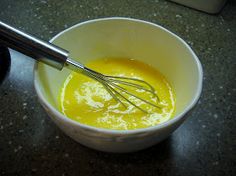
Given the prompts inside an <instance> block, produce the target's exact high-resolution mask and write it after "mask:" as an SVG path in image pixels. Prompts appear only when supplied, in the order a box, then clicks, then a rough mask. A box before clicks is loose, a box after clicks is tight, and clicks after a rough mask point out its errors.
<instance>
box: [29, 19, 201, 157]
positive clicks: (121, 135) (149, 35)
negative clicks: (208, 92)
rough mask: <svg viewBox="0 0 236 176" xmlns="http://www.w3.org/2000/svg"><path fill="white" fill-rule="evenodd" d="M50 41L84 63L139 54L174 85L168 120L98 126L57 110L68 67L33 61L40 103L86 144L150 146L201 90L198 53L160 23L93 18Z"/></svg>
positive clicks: (117, 148)
mask: <svg viewBox="0 0 236 176" xmlns="http://www.w3.org/2000/svg"><path fill="white" fill-rule="evenodd" d="M51 41H52V42H53V43H54V44H56V45H58V46H60V47H62V48H64V49H67V50H68V51H70V55H71V57H72V58H74V59H78V61H80V62H82V63H86V62H88V61H90V60H93V59H97V58H104V57H111V58H112V57H113V58H114V57H121V58H133V59H137V60H141V61H142V62H145V63H147V64H150V65H152V66H153V67H155V68H156V69H158V70H159V71H160V72H161V73H162V74H163V75H165V77H166V78H167V80H168V81H169V82H170V83H171V85H172V86H173V88H174V90H175V93H176V114H175V116H174V117H173V118H172V119H171V120H169V121H167V122H165V123H162V124H160V125H157V126H154V127H149V128H144V129H137V130H108V129H101V128H96V127H92V126H88V125H84V124H81V123H78V122H76V121H73V120H71V119H69V118H67V117H65V116H64V115H63V114H62V113H60V112H59V111H58V104H57V97H58V92H59V89H60V87H61V85H62V83H63V81H64V80H65V78H66V77H67V76H68V74H69V73H70V71H69V70H67V69H64V70H63V71H57V70H55V69H53V68H51V67H49V66H47V65H44V64H42V63H37V64H36V66H35V70H34V85H35V89H36V92H37V95H38V97H39V100H40V102H41V104H42V106H43V107H44V108H45V110H46V111H47V113H48V114H49V116H50V117H51V118H52V120H53V121H54V122H55V123H56V124H57V126H58V127H59V128H60V129H61V130H62V131H64V132H65V133H66V134H67V135H68V136H70V137H71V138H73V139H74V140H76V141H78V142H79V143H81V144H83V145H85V146H88V147H90V148H93V149H97V150H101V151H107V152H119V153H122V152H133V151H137V150H141V149H144V148H147V147H150V146H152V145H154V144H156V143H158V142H160V141H162V140H163V139H165V138H166V137H168V136H169V135H170V134H171V133H172V132H173V131H174V130H175V129H176V128H177V127H179V125H180V124H182V123H183V121H184V120H185V119H186V118H187V116H186V113H187V112H189V111H190V110H191V109H192V108H193V107H194V105H195V104H196V102H197V100H198V99H199V96H200V94H201V90H202V78H203V73H202V67H201V64H200V62H199V60H198V58H197V56H196V55H195V54H194V52H193V51H192V50H191V48H190V47H189V46H188V45H187V44H186V43H185V42H184V41H183V40H182V39H181V38H179V37H178V36H177V35H175V34H173V33H171V32H170V31H168V30H166V29H165V28H163V27H161V26H159V25H156V24H153V23H150V22H146V21H142V20H136V19H130V18H118V17H114V18H104V19H95V20H91V21H86V22H83V23H80V24H77V25H75V26H72V27H70V28H69V29H67V30H65V31H63V32H61V33H59V34H58V35H57V36H55V37H54V38H53V39H52V40H51ZM88 118H89V116H88Z"/></svg>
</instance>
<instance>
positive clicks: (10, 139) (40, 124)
mask: <svg viewBox="0 0 236 176" xmlns="http://www.w3.org/2000/svg"><path fill="white" fill-rule="evenodd" d="M110 16H123V17H132V18H138V19H143V20H147V21H151V22H154V23H157V24H160V25H162V26H164V27H166V28H167V29H169V30H171V31H172V32H174V33H176V34H178V35H179V36H180V37H182V38H183V39H184V40H186V41H187V43H188V44H189V45H190V46H191V47H192V48H193V50H194V51H195V52H196V54H197V56H198V57H199V59H200V60H201V62H202V65H203V69H204V86H203V92H202V96H201V98H200V101H199V102H198V104H197V106H196V108H195V109H194V111H193V113H192V114H191V117H189V119H188V120H186V121H185V123H184V124H183V125H182V126H181V127H180V128H178V130H176V131H175V132H174V133H173V134H172V135H171V136H170V137H169V138H168V139H166V140H165V141H163V142H162V143H160V144H158V145H155V146H153V147H151V148H149V149H146V150H143V151H139V152H136V153H130V154H109V153H103V152H98V151H95V150H92V149H89V148H87V147H84V146H82V145H80V144H78V143H76V142H75V141H73V140H72V139H70V138H69V137H67V136H66V135H65V134H64V133H62V131H60V130H59V129H58V128H57V127H56V126H55V125H54V123H53V122H52V121H51V120H50V119H49V117H48V116H47V114H46V113H45V111H44V110H43V108H42V107H41V106H40V104H39V102H38V99H37V96H36V94H35V91H34V88H33V65H34V61H33V60H31V59H30V58H28V57H26V56H23V55H21V54H19V53H17V52H14V51H11V57H12V66H11V71H10V74H9V76H8V78H7V79H6V80H5V81H4V83H3V84H2V85H1V86H0V175H1V176H4V175H24V176H28V175H40V176H46V175H50V176H54V175H57V176H58V175H61V176H67V175H86V176H90V175H91V176H92V175H93V176H96V175H98V176H100V175H101V176H106V175H107V176H112V175H114V176H116V175H122V176H141V175H145V176H156V175H159V176H162V175H163V176H164V175H179V176H185V175H186V176H188V175H191V176H199V175H214V176H217V175H222V176H223V175H227V176H234V175H236V119H235V117H236V116H235V114H236V98H235V97H236V83H235V82H236V69H235V68H236V67H235V66H236V3H235V2H233V1H230V2H229V3H228V4H227V5H226V6H225V8H224V9H223V11H222V12H221V13H220V14H218V15H209V14H205V13H202V12H199V11H195V10H192V9H190V8H186V7H183V6H180V5H177V4H174V3H171V2H168V1H161V0H150V1H138V0H134V1H133V0H119V1H118V0H113V1H105V0H98V1H93V0H81V1H76V0H64V1H56V0H48V1H47V0H24V1H14V0H1V1H0V20H2V21H4V22H7V23H9V24H11V25H13V26H15V27H17V28H20V29H22V30H23V31H26V32H28V33H31V34H33V35H35V36H37V37H39V38H42V39H45V40H49V39H50V38H52V37H53V36H54V35H56V34H57V33H58V32H60V31H62V30H64V29H66V28H68V27H70V26H72V25H74V24H76V23H79V22H82V21H86V20H89V19H94V18H100V17H110Z"/></svg>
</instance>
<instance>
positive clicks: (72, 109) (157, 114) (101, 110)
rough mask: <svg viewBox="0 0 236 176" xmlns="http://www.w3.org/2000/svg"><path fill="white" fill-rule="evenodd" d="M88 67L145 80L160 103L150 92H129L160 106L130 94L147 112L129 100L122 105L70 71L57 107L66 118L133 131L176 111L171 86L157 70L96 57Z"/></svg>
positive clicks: (138, 64)
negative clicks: (157, 106)
mask: <svg viewBox="0 0 236 176" xmlns="http://www.w3.org/2000/svg"><path fill="white" fill-rule="evenodd" d="M87 67H89V68H91V69H94V70H96V71H98V72H101V73H103V74H106V75H112V76H125V77H132V78H138V79H142V80H145V81H146V82H148V83H149V84H151V85H152V86H153V87H154V88H155V89H156V93H157V95H158V97H159V98H160V102H159V103H158V101H157V99H156V98H154V97H153V96H151V95H150V94H149V93H145V92H142V91H140V90H138V89H132V90H131V89H129V91H132V92H134V93H135V94H136V95H138V96H140V97H142V98H144V99H146V100H149V101H151V102H153V103H156V104H159V105H161V106H162V108H155V107H152V106H150V105H147V104H146V103H144V102H142V101H140V100H138V99H136V98H134V97H130V96H129V99H130V100H131V101H133V102H135V104H137V105H139V106H140V107H142V108H143V109H145V110H146V111H148V112H149V113H144V112H142V111H140V110H139V109H137V108H135V107H134V106H132V105H130V104H128V103H126V106H127V108H124V106H122V105H121V103H118V102H117V101H115V100H114V99H113V98H112V96H111V95H110V94H109V93H108V92H107V91H106V89H105V88H104V87H103V86H102V85H101V84H100V83H98V82H96V81H95V80H93V79H91V78H89V77H86V76H84V75H82V74H78V73H71V74H70V75H69V76H68V77H67V79H66V80H65V82H64V84H63V86H62V89H61V91H60V94H59V109H60V111H61V112H62V113H63V114H64V115H66V116H67V117H68V118H71V119H73V120H75V121H78V122H80V123H82V124H86V125H90V126H94V127H99V128H106V129H115V130H133V129H139V128H146V127H150V126H155V125H157V124H160V123H163V122H165V121H167V120H169V119H170V118H171V117H172V116H173V113H174V110H175V95H174V92H173V89H172V88H171V86H170V84H169V83H168V82H167V80H166V79H165V78H164V76H163V75H161V73H160V72H158V71H157V70H156V69H154V68H152V67H150V66H148V65H146V64H144V63H142V62H139V61H135V60H130V59H98V60H95V61H92V62H90V63H88V64H87ZM126 88H127V87H126ZM125 96H126V95H125ZM126 97H127V96H126Z"/></svg>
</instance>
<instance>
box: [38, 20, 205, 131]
mask: <svg viewBox="0 0 236 176" xmlns="http://www.w3.org/2000/svg"><path fill="white" fill-rule="evenodd" d="M111 20H124V21H131V22H138V23H144V24H147V25H151V26H154V27H157V28H159V29H161V30H163V31H165V32H167V33H168V34H169V35H172V36H173V37H175V38H176V39H177V40H179V41H180V42H181V43H182V44H183V45H184V46H185V47H186V48H187V49H188V50H189V51H190V53H191V55H192V56H193V57H192V58H193V59H194V61H195V63H196V65H197V69H198V77H199V80H198V86H197V90H196V92H195V94H194V97H193V98H192V100H191V102H190V103H189V104H188V105H187V107H186V108H185V109H184V110H183V111H182V112H181V113H179V114H178V115H177V116H174V117H172V118H171V119H170V120H168V121H166V122H163V123H161V124H158V125H156V126H151V127H147V128H140V129H133V130H113V129H105V128H97V127H94V126H89V125H86V124H82V123H79V122H77V121H74V120H72V119H70V118H68V117H66V116H65V115H63V114H62V113H61V112H59V111H58V110H57V109H56V108H54V107H53V106H52V105H51V104H50V103H49V102H48V101H47V100H46V98H45V97H44V96H43V93H42V92H41V91H40V88H39V84H38V82H39V79H38V78H39V73H38V62H35V65H34V88H35V90H36V93H37V95H38V98H39V100H40V102H41V103H43V104H44V105H45V106H46V107H47V109H48V110H50V111H51V112H52V114H54V115H55V116H56V117H57V118H59V119H61V120H63V121H65V122H66V123H69V124H70V125H74V126H76V127H79V128H83V129H86V130H91V131H94V132H98V133H105V134H110V135H123V134H134V133H143V132H152V131H157V130H160V129H163V128H166V127H168V126H172V125H174V124H175V123H176V122H178V121H180V120H181V119H182V118H183V117H184V115H186V113H187V112H189V111H190V110H191V109H193V107H194V106H195V105H196V103H197V101H198V100H199V98H200V95H201V92H202V82H203V69H202V65H201V63H200V61H199V59H198V57H197V56H196V54H195V53H194V51H193V50H192V49H191V47H190V46H189V45H188V44H187V43H186V42H185V41H184V40H183V39H182V38H180V37H179V36H177V35H176V34H174V33H173V32H171V31H169V30H168V29H165V28H164V27H162V26H160V25H158V24H155V23H152V22H148V21H144V20H140V19H134V18H129V17H106V18H97V19H92V20H88V21H84V22H81V23H78V24H75V25H73V26H71V27H69V28H67V29H65V30H63V31H61V32H60V33H58V34H57V35H55V36H54V37H53V38H52V39H51V40H50V42H53V41H54V40H55V39H56V38H58V37H59V36H61V35H63V34H64V33H66V32H68V31H70V30H72V29H74V28H77V27H79V26H82V25H85V24H89V23H94V22H100V21H111Z"/></svg>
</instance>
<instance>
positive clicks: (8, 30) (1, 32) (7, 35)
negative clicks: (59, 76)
mask: <svg viewBox="0 0 236 176" xmlns="http://www.w3.org/2000/svg"><path fill="white" fill-rule="evenodd" d="M0 43H2V44H3V45H6V46H7V47H9V48H12V49H14V50H17V51H19V52H21V53H23V54H25V55H28V56H30V57H32V58H34V59H36V60H38V61H41V62H44V63H46V64H48V65H50V66H52V67H54V68H57V69H59V70H61V69H62V68H63V67H64V65H65V63H66V61H67V58H68V55H69V52H68V51H66V50H64V49H62V48H60V47H58V46H55V45H53V44H51V43H49V42H45V41H43V40H40V39H38V38H36V37H33V36H31V35H29V34H27V33H25V32H22V31H20V30H18V29H16V28H14V27H12V26H10V25H8V24H5V23H3V22H1V21H0Z"/></svg>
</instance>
